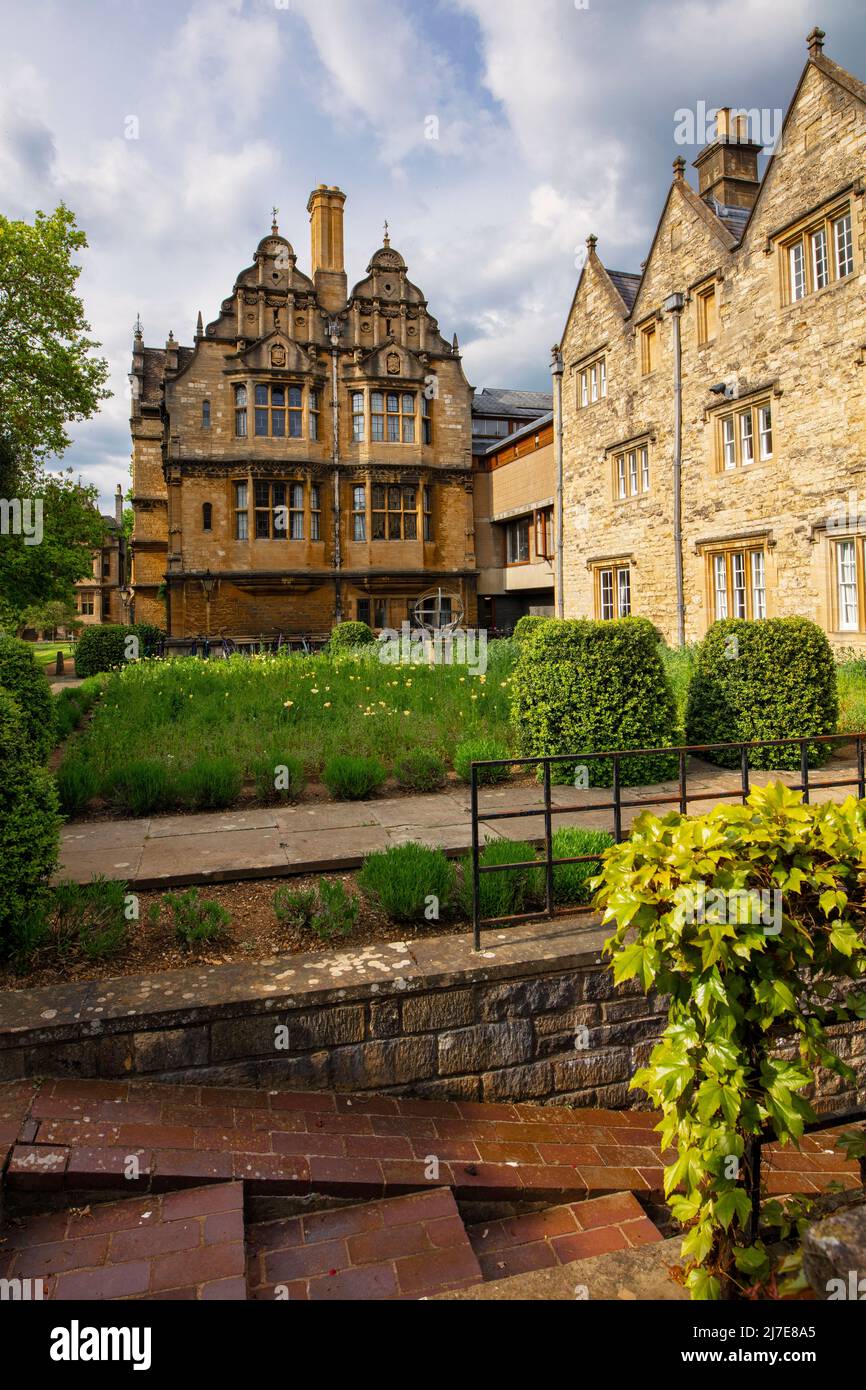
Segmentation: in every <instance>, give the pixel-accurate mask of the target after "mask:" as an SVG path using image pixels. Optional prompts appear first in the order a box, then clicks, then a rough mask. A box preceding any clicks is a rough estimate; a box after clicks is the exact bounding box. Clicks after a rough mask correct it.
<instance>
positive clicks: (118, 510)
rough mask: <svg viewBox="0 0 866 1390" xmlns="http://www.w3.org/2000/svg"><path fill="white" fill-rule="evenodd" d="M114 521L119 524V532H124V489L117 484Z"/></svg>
mask: <svg viewBox="0 0 866 1390" xmlns="http://www.w3.org/2000/svg"><path fill="white" fill-rule="evenodd" d="M114 520H115V521H116V522H117V529H118V531H122V530H123V488H122V487H121V486H120V483H118V484H117V491H116V492H115V494H114Z"/></svg>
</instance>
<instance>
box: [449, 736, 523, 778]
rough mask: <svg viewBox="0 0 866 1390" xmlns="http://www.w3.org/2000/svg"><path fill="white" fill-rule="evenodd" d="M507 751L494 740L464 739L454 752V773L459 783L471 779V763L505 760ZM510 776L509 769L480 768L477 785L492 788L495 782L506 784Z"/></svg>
mask: <svg viewBox="0 0 866 1390" xmlns="http://www.w3.org/2000/svg"><path fill="white" fill-rule="evenodd" d="M508 751H509V750H508V749H507V748H506V747H505V744H504V743H500V742H499V740H498V739H495V738H467V739H464V741H463V742H462V743H458V745H457V747H456V749H455V751H454V771H455V772H456V773H457V776H458V777H459V778H460V780H461V782H469V781H471V779H472V771H471V768H472V763H480V762H484V760H485V759H486V758H507V757H508ZM510 776H511V768H510V767H480V768H479V769H478V785H479V787H492V786H493V785H494V784H495V783H496V782H507V781H508V778H509V777H510Z"/></svg>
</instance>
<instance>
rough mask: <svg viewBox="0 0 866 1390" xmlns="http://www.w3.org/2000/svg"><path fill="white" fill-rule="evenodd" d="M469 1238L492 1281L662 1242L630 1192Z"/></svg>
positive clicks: (487, 1228) (496, 1224) (492, 1226)
mask: <svg viewBox="0 0 866 1390" xmlns="http://www.w3.org/2000/svg"><path fill="white" fill-rule="evenodd" d="M467 1233H468V1235H469V1239H470V1242H471V1244H472V1248H473V1250H474V1251H475V1253H476V1255H477V1256H478V1263H479V1264H480V1266H481V1272H482V1273H483V1275H484V1278H485V1280H487V1281H490V1280H493V1279H506V1278H507V1277H508V1276H509V1275H510V1274H525V1273H526V1272H527V1271H529V1270H534V1269H546V1268H547V1267H548V1266H551V1265H562V1264H569V1263H570V1262H571V1261H572V1260H582V1259H586V1258H587V1257H588V1256H590V1255H607V1254H609V1253H610V1252H611V1251H613V1250H628V1249H629V1248H634V1247H636V1246H638V1245H648V1244H650V1243H651V1242H653V1241H659V1240H661V1239H662V1236H661V1232H660V1231H658V1230H657V1229H656V1227H655V1226H654V1225H653V1223H652V1222H651V1221H650V1219H649V1217H648V1216H646V1215H645V1213H644V1211H643V1209H642V1207H641V1205H640V1203H639V1202H638V1201H637V1199H636V1198H635V1197H633V1196H632V1195H631V1193H630V1192H620V1193H616V1194H615V1195H613V1196H609V1197H596V1198H594V1199H592V1200H590V1201H588V1202H572V1203H570V1204H569V1205H567V1206H559V1207H548V1208H547V1210H546V1211H539V1212H531V1213H528V1214H527V1215H525V1216H515V1217H509V1218H505V1219H502V1220H499V1221H487V1222H483V1223H480V1224H478V1225H475V1226H468V1227H467Z"/></svg>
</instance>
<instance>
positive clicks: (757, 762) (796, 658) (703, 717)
mask: <svg viewBox="0 0 866 1390" xmlns="http://www.w3.org/2000/svg"><path fill="white" fill-rule="evenodd" d="M838 720H839V696H838V691H837V688H836V665H835V662H834V660H833V653H832V651H831V648H830V644H829V642H828V641H827V638H826V636H825V635H824V633H823V632H822V631H821V629H820V628H819V627H818V626H817V625H816V624H815V623H813V622H810V621H809V619H808V618H764V619H762V620H761V621H760V622H746V621H745V620H743V619H736V618H729V619H723V620H722V621H720V622H717V623H714V624H713V626H712V627H711V628H710V630H709V632H708V633H707V635H706V637H705V638H704V640H703V642H702V643H701V646H700V648H699V651H698V656H697V666H696V670H695V674H694V676H693V677H692V681H691V685H690V686H689V694H688V701H687V705H686V736H687V741H688V742H689V743H697V744H703V743H737V742H744V743H751V742H753V741H755V740H757V739H779V738H791V737H805V736H808V735H810V734H834V733H835V732H836V728H837V725H838ZM808 750H809V752H808V757H809V765H810V766H811V767H818V766H820V765H821V764H822V763H825V762H826V761H827V759H828V758H829V757H830V755H831V753H832V745H831V744H815V743H812V744H809V745H808ZM706 756H707V760H708V761H709V762H713V763H716V764H717V765H718V766H720V767H737V766H739V762H740V754H739V751H738V750H736V749H732V750H731V751H729V752H726V751H724V750H722V749H718V750H716V751H714V752H711V753H708V754H707V755H706ZM749 761H750V764H751V766H752V767H755V768H780V769H781V768H798V767H799V766H800V749H799V747H797V745H796V744H795V745H792V746H789V747H787V748H786V747H784V746H781V747H775V748H772V747H771V748H753V749H751V750H750V752H749Z"/></svg>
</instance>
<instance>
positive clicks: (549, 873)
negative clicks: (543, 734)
mask: <svg viewBox="0 0 866 1390" xmlns="http://www.w3.org/2000/svg"><path fill="white" fill-rule="evenodd" d="M543 766H544V857H545V859H546V860H547V864H546V866H545V877H544V883H545V888H544V896H545V903H546V907H547V915H548V917H552V916H553V820H552V817H551V804H550V759H549V758H545V759H544V763H543Z"/></svg>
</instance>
